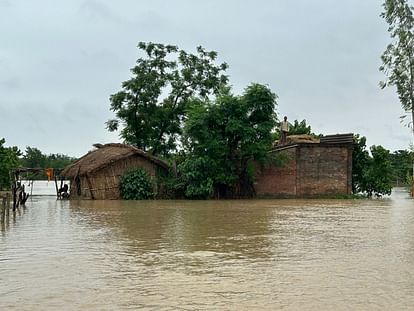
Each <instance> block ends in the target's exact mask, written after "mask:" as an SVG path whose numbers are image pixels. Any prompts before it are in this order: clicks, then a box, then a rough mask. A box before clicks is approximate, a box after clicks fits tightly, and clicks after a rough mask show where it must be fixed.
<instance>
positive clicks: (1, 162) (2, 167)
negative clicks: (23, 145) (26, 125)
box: [0, 138, 21, 190]
mask: <svg viewBox="0 0 414 311" xmlns="http://www.w3.org/2000/svg"><path fill="white" fill-rule="evenodd" d="M5 142H6V140H5V139H4V138H2V139H0V190H1V189H8V188H10V175H9V172H10V170H12V169H14V168H16V167H18V166H19V156H20V155H21V153H20V150H19V149H18V148H17V147H5V146H4V144H5Z"/></svg>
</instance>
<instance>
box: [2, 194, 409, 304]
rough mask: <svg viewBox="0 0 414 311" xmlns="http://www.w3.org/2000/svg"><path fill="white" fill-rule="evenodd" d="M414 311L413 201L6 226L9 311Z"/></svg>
mask: <svg viewBox="0 0 414 311" xmlns="http://www.w3.org/2000/svg"><path fill="white" fill-rule="evenodd" d="M137 309H140V310H177V309H178V310H412V309H414V201H412V200H411V199H410V198H409V197H408V194H407V192H405V191H404V190H403V189H396V190H395V191H394V192H393V195H392V196H391V197H390V198H386V199H381V200H252V201H150V202H137V201H135V202H132V201H56V200H55V199H54V198H53V197H33V198H32V200H29V201H28V203H27V206H26V208H24V209H21V210H19V211H18V212H17V213H16V215H13V214H11V215H10V219H9V221H8V222H6V223H5V224H3V225H1V231H0V310H137Z"/></svg>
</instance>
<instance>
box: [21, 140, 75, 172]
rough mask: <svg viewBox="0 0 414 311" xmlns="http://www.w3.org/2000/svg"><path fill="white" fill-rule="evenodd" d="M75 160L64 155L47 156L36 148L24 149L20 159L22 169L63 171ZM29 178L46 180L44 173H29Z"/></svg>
mask: <svg viewBox="0 0 414 311" xmlns="http://www.w3.org/2000/svg"><path fill="white" fill-rule="evenodd" d="M75 160H76V159H75V158H72V157H70V156H67V155H64V154H58V153H56V154H54V153H52V154H49V155H46V154H44V153H42V152H41V151H40V150H39V149H37V148H36V147H26V150H25V153H24V155H23V157H22V160H21V164H22V166H23V167H29V168H49V167H52V168H55V169H63V168H64V167H66V166H68V165H69V164H71V163H73V162H74V161H75ZM29 178H33V179H46V178H47V177H46V174H45V173H44V172H39V173H35V174H33V173H31V174H30V176H29Z"/></svg>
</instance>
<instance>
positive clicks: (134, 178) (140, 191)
mask: <svg viewBox="0 0 414 311" xmlns="http://www.w3.org/2000/svg"><path fill="white" fill-rule="evenodd" d="M120 190H121V197H122V199H124V200H148V199H151V198H153V197H154V193H153V191H152V190H153V185H152V182H151V178H150V176H148V174H147V172H146V171H144V170H143V169H135V170H131V171H128V172H126V173H125V174H123V175H122V176H121V183H120Z"/></svg>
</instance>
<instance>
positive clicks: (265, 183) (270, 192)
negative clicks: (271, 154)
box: [254, 148, 297, 197]
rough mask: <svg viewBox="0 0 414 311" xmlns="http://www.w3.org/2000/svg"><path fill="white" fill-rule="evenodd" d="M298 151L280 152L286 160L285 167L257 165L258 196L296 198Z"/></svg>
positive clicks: (256, 186)
mask: <svg viewBox="0 0 414 311" xmlns="http://www.w3.org/2000/svg"><path fill="white" fill-rule="evenodd" d="M296 151H297V150H296V148H290V149H287V150H284V151H281V152H280V153H283V157H284V158H285V161H284V162H285V163H283V165H273V164H266V165H263V166H261V165H256V176H255V183H254V188H255V191H256V195H257V196H262V197H263V196H270V197H273V196H276V197H294V196H296V174H297V172H296ZM277 154H278V153H275V155H276V156H277Z"/></svg>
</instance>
